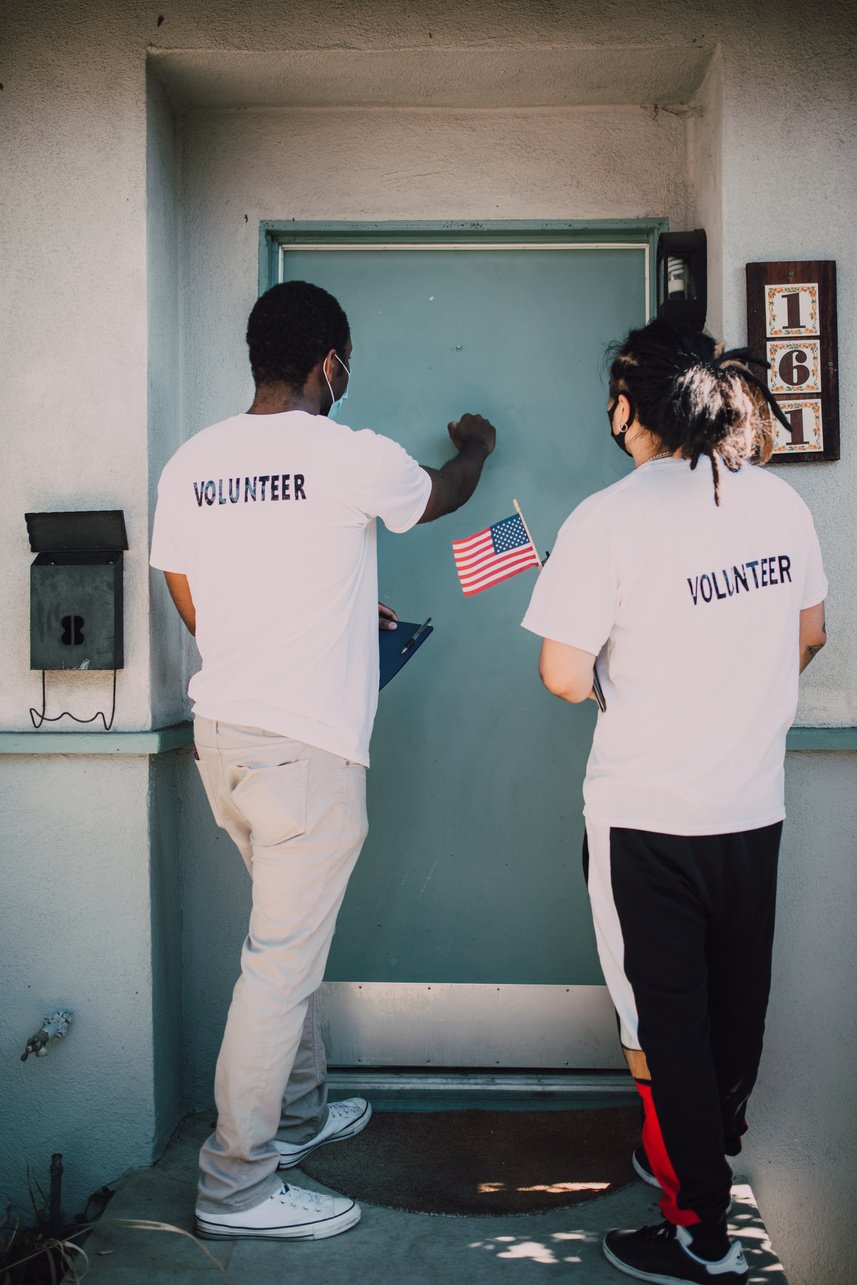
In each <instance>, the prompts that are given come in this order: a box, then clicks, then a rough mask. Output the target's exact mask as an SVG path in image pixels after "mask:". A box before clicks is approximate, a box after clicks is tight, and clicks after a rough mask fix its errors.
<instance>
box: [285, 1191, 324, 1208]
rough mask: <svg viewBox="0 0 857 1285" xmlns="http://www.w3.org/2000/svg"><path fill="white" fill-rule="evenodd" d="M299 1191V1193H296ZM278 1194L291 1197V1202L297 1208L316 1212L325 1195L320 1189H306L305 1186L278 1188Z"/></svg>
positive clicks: (320, 1206)
mask: <svg viewBox="0 0 857 1285" xmlns="http://www.w3.org/2000/svg"><path fill="white" fill-rule="evenodd" d="M297 1192H300V1195H297V1194H296V1193H297ZM279 1195H280V1196H281V1197H282V1198H288V1197H291V1203H292V1204H293V1205H294V1206H295V1207H296V1208H297V1209H305V1210H307V1212H309V1213H317V1212H319V1211H320V1210H321V1208H322V1202H323V1201H324V1199H325V1197H324V1196H323V1195H322V1194H321V1192H320V1191H308V1190H307V1188H306V1187H286V1186H283V1187H282V1188H281V1189H280V1192H279Z"/></svg>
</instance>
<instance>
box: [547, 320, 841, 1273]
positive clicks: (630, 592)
mask: <svg viewBox="0 0 857 1285" xmlns="http://www.w3.org/2000/svg"><path fill="white" fill-rule="evenodd" d="M611 354H612V364H611V365H610V400H609V405H608V408H607V414H608V418H609V421H610V432H611V434H612V436H613V438H614V440H615V441H616V442H617V444H618V445H619V446H620V447H621V448H622V449H623V450H624V451H626V452H627V454H628V455H630V456H631V457H632V459H633V462H634V466H635V467H634V471H633V472H632V473H630V474H629V475H628V476H627V477H625V478H623V479H622V480H621V481H620V482H617V483H615V484H614V485H613V486H609V487H607V488H606V489H605V490H602V491H599V492H597V493H596V494H595V495H591V496H589V498H588V499H586V500H584V501H583V503H582V504H580V505H579V506H578V508H577V509H575V511H574V512H573V513H572V514H571V516H570V517H569V518H568V519H567V521H566V522H565V524H564V525H563V527H562V529H561V531H560V533H559V536H558V537H557V541H556V545H555V548H554V550H553V553H552V555H551V558H550V561H549V562H548V563H547V564H546V565H545V568H544V570H543V571H542V573H541V575H540V576H539V580H538V583H537V585H536V588H535V591H534V593H533V596H532V601H531V603H530V606H529V609H528V611H527V614H526V616H525V618H524V621H523V623H524V626H525V628H527V629H530V630H532V631H533V632H534V633H536V634H538V635H540V636H541V638H542V639H543V641H542V647H541V657H540V673H541V677H542V680H543V682H544V684H545V686H546V687H547V688H548V690H549V691H551V692H553V693H554V694H555V695H557V696H559V697H562V698H563V699H565V700H567V701H571V702H572V703H576V702H579V701H582V700H585V699H586V698H587V697H589V696H591V695H592V694H593V682H594V675H595V666H596V660H597V669H598V677H599V679H600V683H601V687H602V691H603V697H604V704H605V705H606V708H605V709H604V710H603V711H602V712H600V713H599V715H598V722H597V725H596V730H595V735H594V739H593V744H592V751H591V754H590V757H589V763H588V766H587V771H586V779H585V782H584V787H583V794H584V805H585V806H584V814H585V820H586V837H585V840H584V871H585V873H586V876H587V884H588V890H589V897H590V902H591V905H592V912H593V920H594V925H595V934H596V941H597V945H598V953H599V958H600V961H601V965H602V968H603V971H604V976H605V980H606V982H607V985H608V988H609V991H610V995H611V998H612V1000H613V1003H614V1005H615V1008H616V1011H617V1016H618V1021H619V1029H620V1036H621V1040H622V1045H623V1048H624V1052H625V1056H626V1058H627V1062H628V1066H629V1068H630V1070H631V1073H632V1075H633V1077H634V1080H635V1082H636V1085H637V1088H638V1090H639V1093H640V1096H641V1099H642V1105H643V1137H642V1145H641V1146H640V1147H638V1148H637V1150H636V1152H635V1153H634V1167H635V1169H636V1170H637V1173H638V1174H639V1175H640V1176H641V1177H643V1178H645V1179H646V1180H647V1181H650V1182H651V1183H652V1184H653V1185H658V1186H660V1187H661V1188H662V1191H663V1194H662V1199H661V1202H660V1207H661V1212H662V1214H663V1217H664V1221H663V1222H662V1223H660V1224H658V1225H657V1226H654V1227H643V1228H641V1229H638V1230H634V1231H621V1230H614V1231H611V1232H609V1233H608V1234H607V1236H606V1237H605V1240H604V1252H605V1254H606V1256H607V1258H608V1259H609V1260H610V1262H611V1263H613V1264H614V1265H615V1266H616V1267H618V1268H619V1269H620V1270H621V1271H623V1272H625V1273H626V1274H627V1275H629V1276H635V1277H637V1278H638V1279H641V1280H648V1281H664V1282H709V1281H711V1282H713V1281H716V1282H718V1283H722V1285H725V1282H730V1283H733V1282H742V1281H746V1280H747V1265H746V1261H745V1259H744V1256H743V1252H742V1249H741V1245H740V1242H738V1241H730V1239H729V1235H728V1232H727V1221H726V1217H727V1211H728V1208H729V1199H730V1186H731V1176H732V1175H731V1171H730V1168H729V1165H728V1163H727V1161H726V1159H725V1158H724V1156H725V1155H736V1154H737V1153H738V1151H739V1150H740V1148H741V1135H742V1134H743V1133H744V1132H745V1130H746V1127H747V1125H746V1120H745V1109H746V1105H747V1100H748V1098H749V1095H750V1092H751V1090H752V1088H753V1084H754V1082H755V1079H756V1073H757V1069H758V1066H759V1059H760V1056H761V1051H762V1035H763V1030H764V1021H765V1011H766V1007H767V1002H768V993H769V988H770V979H771V951H772V942H773V932H774V908H775V899H776V876H777V855H778V849H779V844H780V834H781V830H782V823H783V817H784V807H783V775H784V759H785V742H786V732H787V730H788V728H789V726H790V724H791V722H792V719H793V717H794V713H795V708H796V704H797V694H798V674H799V672H800V671H802V670H803V669H804V668H805V667H806V665H808V664H809V662H810V660H811V659H812V658H813V656H814V655H815V654H816V652H818V651H819V650H820V648H821V647H822V646H823V645H824V642H825V626H824V598H825V595H826V592H827V581H826V579H825V576H824V571H823V568H822V561H821V554H820V551H819V545H818V539H817V537H816V533H815V529H814V527H813V522H812V518H811V517H810V514H809V511H808V509H807V507H806V505H805V504H804V503H803V501H802V500H801V499H800V497H799V496H798V495H797V494H796V493H795V491H793V490H792V488H791V487H790V486H788V485H787V484H786V483H785V482H784V481H782V480H781V479H780V478H779V477H776V476H774V475H772V474H771V473H770V472H768V471H767V470H764V469H762V468H759V467H756V466H757V465H759V464H762V463H764V462H765V461H766V460H767V459H768V458H769V456H770V454H771V449H772V447H771V431H770V413H771V412H770V411H769V409H768V405H769V404H770V405H771V407H772V410H773V413H774V414H778V409H777V408H776V406H775V405H774V403H773V402H772V399H771V398H770V394H768V392H767V390H766V388H765V385H764V384H763V383H762V381H761V380H760V379H759V378H757V377H756V375H755V374H753V373H752V372H751V371H750V369H749V367H750V365H755V364H760V365H765V364H766V363H764V362H759V363H757V362H756V359H754V358H753V357H752V356H751V355H750V354H749V353H748V352H747V350H746V349H741V350H732V351H723V349H722V347H720V346H718V345H716V344H715V342H714V340H713V339H712V338H710V336H708V335H707V334H703V333H698V332H689V331H685V330H680V329H677V328H675V327H673V326H671V325H669V324H667V323H666V322H665V321H662V320H658V321H653V322H651V323H650V324H649V325H647V326H645V327H643V328H642V329H639V330H632V331H631V332H630V334H629V335H628V336H627V338H626V339H625V340H624V342H622V343H620V344H618V345H615V346H614V347H613V349H612V350H611Z"/></svg>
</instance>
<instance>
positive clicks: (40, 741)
mask: <svg viewBox="0 0 857 1285" xmlns="http://www.w3.org/2000/svg"><path fill="white" fill-rule="evenodd" d="M192 742H193V724H192V723H189V722H183V723H173V724H172V725H171V726H169V727H155V728H152V730H151V731H150V732H0V754H127V755H153V754H166V753H168V752H169V751H170V750H178V749H181V748H182V747H183V746H185V745H190V744H191V743H192Z"/></svg>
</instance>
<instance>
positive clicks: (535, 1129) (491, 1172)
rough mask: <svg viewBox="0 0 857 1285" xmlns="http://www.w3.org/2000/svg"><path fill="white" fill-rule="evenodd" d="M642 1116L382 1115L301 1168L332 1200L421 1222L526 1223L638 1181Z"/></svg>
mask: <svg viewBox="0 0 857 1285" xmlns="http://www.w3.org/2000/svg"><path fill="white" fill-rule="evenodd" d="M639 1141H640V1110H639V1107H636V1106H633V1107H608V1108H591V1109H590V1108H583V1107H581V1108H578V1109H577V1110H575V1111H415V1112H407V1111H383V1112H382V1111H378V1112H376V1113H375V1114H374V1115H373V1117H372V1119H371V1121H370V1122H369V1127H368V1128H367V1129H364V1131H363V1132H362V1133H360V1134H358V1136H357V1137H356V1138H350V1139H348V1141H345V1142H342V1143H337V1144H335V1145H332V1146H327V1147H320V1148H319V1150H318V1151H316V1152H315V1153H314V1154H313V1155H312V1156H310V1157H309V1159H308V1160H305V1161H304V1163H303V1164H302V1165H301V1169H303V1170H304V1172H305V1173H307V1174H309V1175H310V1177H312V1178H317V1179H318V1181H319V1182H323V1183H324V1184H325V1186H327V1187H332V1188H333V1190H334V1191H337V1192H341V1193H342V1194H343V1195H347V1196H351V1197H352V1198H353V1199H356V1200H365V1201H366V1202H367V1203H368V1204H371V1205H383V1206H385V1207H386V1208H388V1209H405V1210H408V1211H409V1212H411V1213H425V1214H460V1215H466V1214H477V1215H483V1214H527V1213H535V1212H537V1211H543V1210H548V1209H557V1208H560V1207H562V1206H565V1205H577V1204H582V1203H583V1202H585V1201H587V1200H594V1199H597V1198H598V1197H600V1196H606V1195H608V1194H609V1193H610V1192H611V1191H615V1190H616V1189H617V1188H618V1187H624V1186H627V1185H628V1184H629V1183H631V1182H633V1181H634V1171H633V1169H632V1167H631V1153H632V1151H633V1150H634V1147H635V1146H636V1145H637V1144H638V1143H639Z"/></svg>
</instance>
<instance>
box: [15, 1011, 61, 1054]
mask: <svg viewBox="0 0 857 1285" xmlns="http://www.w3.org/2000/svg"><path fill="white" fill-rule="evenodd" d="M73 1021H74V1013H71V1012H68V1011H67V1010H65V1009H61V1010H60V1011H59V1012H58V1013H54V1015H53V1017H46V1018H44V1019H43V1021H42V1024H41V1026H40V1027H39V1029H38V1030H37V1031H36V1033H35V1035H31V1036H30V1038H29V1039H28V1040H27V1047H26V1048H25V1049H24V1052H23V1053H22V1054H21V1061H22V1062H26V1060H27V1058H28V1057H29V1056H30V1054H31V1053H35V1055H36V1057H47V1054H48V1044H49V1043H50V1041H51V1040H54V1039H57V1040H58V1039H62V1037H63V1036H64V1035H65V1033H66V1031H67V1030H68V1028H69V1027H70V1026H71V1024H72V1022H73Z"/></svg>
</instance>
